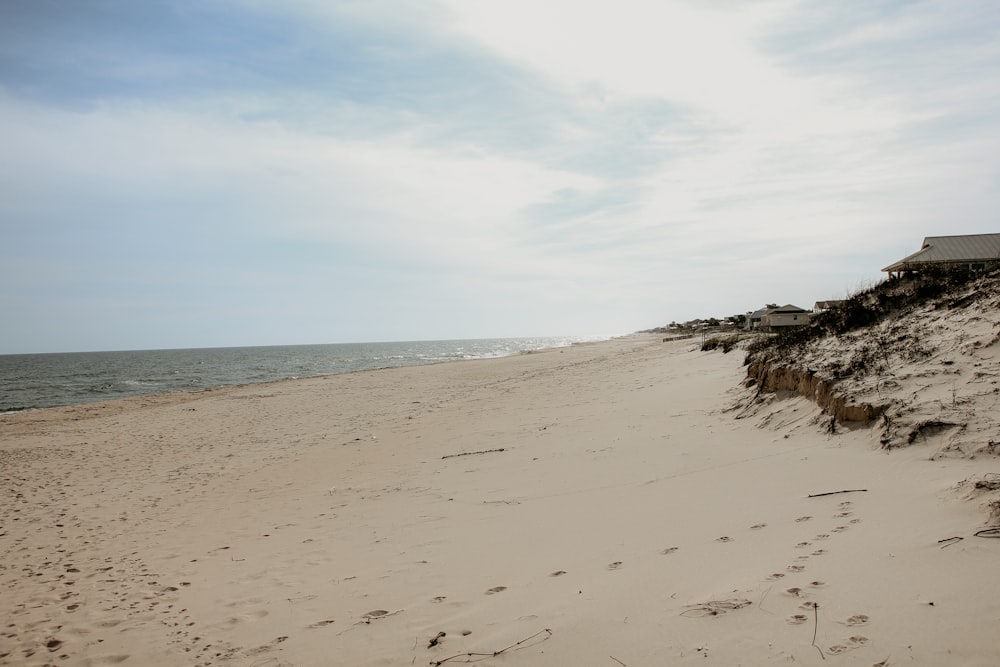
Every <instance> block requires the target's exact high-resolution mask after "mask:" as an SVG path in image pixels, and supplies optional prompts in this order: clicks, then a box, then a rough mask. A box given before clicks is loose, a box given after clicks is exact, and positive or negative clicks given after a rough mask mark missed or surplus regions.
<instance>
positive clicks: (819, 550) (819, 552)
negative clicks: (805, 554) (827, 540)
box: [811, 549, 826, 556]
mask: <svg viewBox="0 0 1000 667" xmlns="http://www.w3.org/2000/svg"><path fill="white" fill-rule="evenodd" d="M825 553H826V549H817V550H816V551H814V552H812V554H811V555H813V556H822V555H823V554H825Z"/></svg>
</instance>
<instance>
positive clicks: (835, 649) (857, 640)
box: [827, 635, 871, 655]
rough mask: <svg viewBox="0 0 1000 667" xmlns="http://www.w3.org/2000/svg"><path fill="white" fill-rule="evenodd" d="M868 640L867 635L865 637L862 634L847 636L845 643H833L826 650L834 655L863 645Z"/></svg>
mask: <svg viewBox="0 0 1000 667" xmlns="http://www.w3.org/2000/svg"><path fill="white" fill-rule="evenodd" d="M869 641H871V640H869V639H868V637H865V636H864V635H854V636H853V637H849V638H848V639H847V643H846V644H834V645H833V646H831V647H830V648H828V649H827V651H828V652H829V653H833V654H834V655H837V654H839V653H847V652H848V651H851V650H853V649H856V648H859V647H861V646H864V645H865V644H867V643H868V642H869Z"/></svg>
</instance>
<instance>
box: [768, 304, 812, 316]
mask: <svg viewBox="0 0 1000 667" xmlns="http://www.w3.org/2000/svg"><path fill="white" fill-rule="evenodd" d="M806 312H809V311H807V310H806V309H805V308H799V307H798V306H793V305H792V304H790V303H786V304H785V305H784V306H779V307H777V308H768V310H767V314H768V315H770V314H772V313H806Z"/></svg>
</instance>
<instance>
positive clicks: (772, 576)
mask: <svg viewBox="0 0 1000 667" xmlns="http://www.w3.org/2000/svg"><path fill="white" fill-rule="evenodd" d="M784 576H785V575H783V574H782V573H781V572H774V573H773V574H769V575H767V576H766V577H765V580H766V581H777V580H778V579H781V578H782V577H784Z"/></svg>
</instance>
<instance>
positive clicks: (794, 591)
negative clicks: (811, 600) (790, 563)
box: [785, 586, 802, 598]
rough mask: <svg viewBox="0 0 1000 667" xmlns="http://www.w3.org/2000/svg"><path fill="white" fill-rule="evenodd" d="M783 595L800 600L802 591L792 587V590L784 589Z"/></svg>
mask: <svg viewBox="0 0 1000 667" xmlns="http://www.w3.org/2000/svg"><path fill="white" fill-rule="evenodd" d="M785 594H786V595H791V596H792V597H794V598H800V597H802V589H801V588H799V587H797V586H796V587H793V588H788V589H785Z"/></svg>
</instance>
